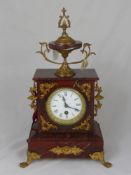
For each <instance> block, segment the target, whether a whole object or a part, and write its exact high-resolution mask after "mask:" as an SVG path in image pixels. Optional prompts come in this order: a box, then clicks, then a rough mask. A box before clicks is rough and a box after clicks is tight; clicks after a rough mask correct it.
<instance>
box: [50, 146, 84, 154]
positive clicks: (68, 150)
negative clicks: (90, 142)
mask: <svg viewBox="0 0 131 175" xmlns="http://www.w3.org/2000/svg"><path fill="white" fill-rule="evenodd" d="M49 151H50V152H52V153H54V154H57V155H60V154H64V155H70V154H73V155H75V156H77V155H79V154H81V153H82V152H83V151H84V150H83V149H81V148H79V147H77V146H73V147H71V146H63V147H60V146H57V147H53V148H51V149H50V150H49Z"/></svg>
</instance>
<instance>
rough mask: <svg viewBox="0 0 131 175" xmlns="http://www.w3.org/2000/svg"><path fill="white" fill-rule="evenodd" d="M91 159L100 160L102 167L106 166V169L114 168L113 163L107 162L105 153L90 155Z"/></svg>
mask: <svg viewBox="0 0 131 175" xmlns="http://www.w3.org/2000/svg"><path fill="white" fill-rule="evenodd" d="M89 157H90V158H91V159H92V160H99V161H100V162H101V163H102V165H104V166H105V167H106V168H110V167H112V164H111V163H109V162H106V161H105V159H104V152H94V153H92V154H89Z"/></svg>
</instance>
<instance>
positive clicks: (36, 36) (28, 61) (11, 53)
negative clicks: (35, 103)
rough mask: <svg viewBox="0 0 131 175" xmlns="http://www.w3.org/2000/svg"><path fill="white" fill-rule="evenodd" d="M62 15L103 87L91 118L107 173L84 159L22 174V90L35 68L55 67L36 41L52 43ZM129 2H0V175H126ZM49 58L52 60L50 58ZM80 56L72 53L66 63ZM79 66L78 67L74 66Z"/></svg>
mask: <svg viewBox="0 0 131 175" xmlns="http://www.w3.org/2000/svg"><path fill="white" fill-rule="evenodd" d="M63 7H65V8H67V10H68V14H69V15H70V19H71V22H72V27H71V29H69V30H68V31H69V33H70V35H71V36H72V37H73V38H75V39H80V40H82V41H83V42H89V43H92V50H93V51H95V52H96V54H97V55H96V56H92V57H91V58H89V68H95V69H96V71H97V73H98V75H99V77H100V82H99V83H100V84H101V85H102V87H103V96H104V97H105V98H104V100H103V108H102V110H101V111H100V112H99V115H98V117H97V120H98V121H99V122H100V124H101V128H102V132H103V136H104V138H105V157H106V160H109V161H110V162H112V163H113V165H114V166H113V167H112V168H111V169H106V168H104V167H103V166H101V165H100V164H99V163H98V162H94V161H89V160H68V159H66V160H63V159H62V160H60V159H58V160H42V161H37V162H35V163H33V164H32V165H30V166H29V167H28V168H26V169H24V170H23V169H20V168H19V167H18V164H19V162H21V161H23V160H25V159H26V149H27V143H26V139H27V138H28V134H29V130H30V126H31V122H32V121H31V120H32V113H33V111H32V110H31V109H30V108H29V107H28V105H29V103H30V102H29V101H28V100H27V98H26V97H27V96H29V93H28V90H29V87H30V86H32V80H31V79H32V76H33V74H34V72H35V69H36V68H55V67H56V66H54V65H53V64H49V63H48V62H45V61H43V59H42V57H41V56H40V55H38V54H36V53H35V51H37V50H39V44H38V42H39V41H47V42H48V41H51V40H54V39H56V38H57V37H58V35H59V34H60V33H61V30H60V29H58V28H57V21H58V16H59V14H60V11H61V9H62V8H63ZM130 21H131V1H130V0H80V1H76V0H54V1H53V0H37V1H36V0H22V1H21V0H0V150H1V151H0V174H6V175H15V174H17V175H18V174H19V175H20V174H25V175H26V174H28V175H29V174H30V175H33V174H39V175H41V174H45V175H48V174H57V175H59V174H63V175H70V174H71V175H73V174H75V175H77V174H78V175H80V174H81V173H82V174H90V175H96V174H97V175H102V174H106V175H107V174H110V175H111V174H112V175H117V174H119V175H128V174H131V169H130V157H131V153H130V147H131V136H130V132H131V129H130V122H131V118H130V106H131V92H130V86H131V68H130V65H131V59H130V57H131V39H130V33H131V22H130ZM51 56H52V55H51ZM73 58H81V55H80V54H79V51H77V52H75V53H74V54H72V55H71V56H70V59H73ZM78 67H79V65H77V68H78Z"/></svg>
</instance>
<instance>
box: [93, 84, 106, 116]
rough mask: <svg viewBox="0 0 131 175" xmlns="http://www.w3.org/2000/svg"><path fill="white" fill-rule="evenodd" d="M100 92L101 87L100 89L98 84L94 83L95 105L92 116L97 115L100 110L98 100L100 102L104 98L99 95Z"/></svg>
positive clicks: (100, 105)
mask: <svg viewBox="0 0 131 175" xmlns="http://www.w3.org/2000/svg"><path fill="white" fill-rule="evenodd" d="M101 92H102V87H100V86H99V85H98V83H96V85H95V93H96V95H95V104H94V115H95V116H96V115H97V112H98V109H101V107H102V104H101V102H100V100H102V99H103V98H104V97H103V96H102V95H101Z"/></svg>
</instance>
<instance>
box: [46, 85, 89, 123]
mask: <svg viewBox="0 0 131 175" xmlns="http://www.w3.org/2000/svg"><path fill="white" fill-rule="evenodd" d="M46 110H47V113H48V116H49V117H50V118H51V119H52V120H53V121H54V122H56V123H58V124H62V125H71V124H74V123H76V122H78V121H79V120H80V119H81V118H82V117H83V116H84V114H85V111H86V102H85V99H84V97H83V95H82V94H81V93H80V92H78V91H76V90H74V89H72V88H60V89H58V90H55V91H54V92H53V93H52V94H51V95H50V96H49V98H48V100H47V103H46Z"/></svg>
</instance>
